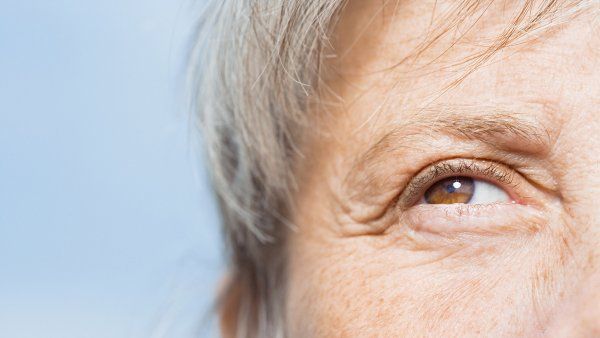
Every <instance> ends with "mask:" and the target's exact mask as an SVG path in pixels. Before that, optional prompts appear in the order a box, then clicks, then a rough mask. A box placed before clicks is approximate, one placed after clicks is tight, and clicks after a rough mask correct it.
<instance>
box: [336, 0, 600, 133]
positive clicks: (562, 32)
mask: <svg viewBox="0 0 600 338" xmlns="http://www.w3.org/2000/svg"><path fill="white" fill-rule="evenodd" d="M449 3H456V2H444V1H388V2H386V3H385V4H382V2H380V1H353V2H350V4H349V6H348V8H346V10H345V11H344V12H343V16H342V19H341V21H340V24H339V26H338V30H337V31H336V39H335V41H334V48H335V57H333V58H331V59H330V64H331V66H332V67H331V68H332V69H333V70H334V71H333V72H332V73H331V75H330V76H329V77H328V79H327V80H328V84H329V86H328V88H330V89H332V90H331V92H333V93H335V97H338V98H339V97H341V98H342V100H338V101H336V100H328V102H335V103H334V104H332V105H330V106H329V107H333V109H331V110H332V111H334V112H338V113H339V112H341V113H342V114H344V119H343V121H341V120H340V119H339V118H336V123H335V125H336V128H339V127H340V125H341V126H344V125H345V126H346V127H347V128H351V130H348V129H346V130H345V131H344V132H345V133H347V132H359V133H363V132H364V131H365V130H366V131H367V133H365V135H366V137H367V138H371V134H372V133H375V132H377V130H378V129H379V128H380V127H381V128H385V125H386V124H389V123H390V122H395V121H397V120H405V119H406V118H407V116H410V115H415V114H419V115H420V116H422V118H424V119H426V118H428V116H430V115H435V114H436V109H434V108H435V107H438V108H439V107H444V106H452V105H457V106H470V107H477V106H478V105H481V106H486V107H489V106H495V107H499V108H501V109H505V110H515V111H519V112H520V113H522V112H526V113H527V114H530V115H538V116H536V118H538V119H543V120H548V121H549V122H552V123H553V122H557V121H559V120H561V119H563V118H568V116H566V115H568V114H569V112H573V111H575V109H574V107H572V106H573V105H574V104H576V103H577V102H581V101H582V97H581V96H586V95H587V97H586V99H589V98H590V97H591V96H595V93H597V90H598V89H599V88H598V84H597V81H596V80H595V79H597V78H598V70H597V69H598V67H597V63H598V61H597V60H598V51H599V50H600V48H599V47H600V46H599V39H598V34H594V33H595V31H597V30H598V27H597V25H595V24H594V17H593V15H592V16H590V15H582V14H580V15H573V14H572V12H571V11H569V8H566V7H565V8H564V13H561V12H560V10H561V8H558V9H556V10H557V11H556V13H558V14H555V15H553V16H548V17H547V18H545V19H544V20H539V22H538V23H535V21H532V20H535V10H536V9H535V8H534V9H531V8H530V9H529V11H530V12H531V13H533V14H531V13H530V16H532V17H529V16H524V17H521V18H520V19H519V20H520V21H519V22H517V21H515V20H516V19H515V17H518V16H519V15H521V13H522V11H523V4H524V3H526V1H522V2H521V1H519V2H513V3H511V2H510V1H500V2H493V3H494V5H491V6H488V7H485V6H481V7H478V8H470V9H460V8H459V7H456V6H452V5H450V4H449ZM473 3H475V2H473ZM481 3H487V4H489V3H490V2H481ZM555 3H556V2H555ZM592 10H595V9H587V10H584V11H582V13H583V14H587V13H586V11H587V12H590V11H592ZM565 18H569V20H568V22H566V23H565ZM532 22H533V23H532ZM520 25H523V27H531V32H530V33H529V34H527V35H519V34H515V35H514V36H512V38H508V36H509V35H510V34H509V33H507V30H509V31H510V29H511V27H513V28H514V27H520ZM536 25H537V26H536ZM432 107H433V108H432ZM428 108H432V109H428ZM555 115H558V116H555ZM336 116H337V117H339V114H334V118H335V117H336ZM357 126H360V128H358V129H357ZM365 128H366V129H365Z"/></svg>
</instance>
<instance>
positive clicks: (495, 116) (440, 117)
mask: <svg viewBox="0 0 600 338" xmlns="http://www.w3.org/2000/svg"><path fill="white" fill-rule="evenodd" d="M440 136H448V137H453V138H456V139H459V140H467V141H477V142H480V143H483V144H486V145H488V146H490V147H492V148H496V149H498V150H503V151H508V152H513V153H522V154H530V155H539V154H544V153H545V152H546V151H548V149H549V147H550V140H551V136H550V131H549V130H548V129H547V128H544V127H543V126H542V125H541V124H540V123H539V121H537V120H532V117H531V116H530V115H528V114H523V113H516V112H510V111H504V110H499V109H497V108H494V109H493V110H492V111H488V112H484V113H481V112H480V111H479V112H474V111H473V110H465V109H455V110H441V111H438V110H434V111H429V112H425V111H424V112H421V113H419V114H415V115H412V116H410V117H408V118H407V119H406V120H405V121H403V122H402V123H400V124H397V125H395V126H393V127H392V128H391V130H390V131H388V132H386V133H385V134H384V135H383V137H381V138H379V139H378V141H376V142H375V143H374V144H373V145H371V146H370V147H369V149H368V150H367V151H366V152H364V153H363V154H362V155H360V156H359V157H358V160H357V161H356V162H355V165H354V166H353V167H354V168H365V165H368V164H369V163H371V162H373V160H374V159H375V158H380V157H381V156H382V155H385V154H389V153H391V152H394V150H396V149H397V148H406V147H407V146H416V145H418V144H423V143H426V142H428V141H431V140H432V139H435V138H437V137H440ZM409 143H410V144H409Z"/></svg>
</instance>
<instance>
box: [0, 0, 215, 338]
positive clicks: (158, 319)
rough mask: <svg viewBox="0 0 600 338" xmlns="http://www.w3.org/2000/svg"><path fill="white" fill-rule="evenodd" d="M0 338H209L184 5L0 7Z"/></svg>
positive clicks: (186, 1) (202, 182) (210, 282)
mask: <svg viewBox="0 0 600 338" xmlns="http://www.w3.org/2000/svg"><path fill="white" fill-rule="evenodd" d="M0 3H1V5H2V6H1V8H2V10H0V337H11V338H23V337H28V338H29V337H36V338H38V337H46V338H52V337H60V338H70V337H77V338H87V337H103V338H106V337H205V336H209V334H208V332H209V328H208V327H207V326H206V325H204V326H200V324H201V320H202V314H203V312H205V311H206V308H207V304H209V301H210V299H211V297H212V295H213V292H214V286H215V283H216V280H217V278H218V276H219V274H220V273H221V272H222V271H223V268H222V259H221V258H220V252H221V245H220V242H219V233H218V229H217V213H216V208H215V203H214V201H213V199H212V197H211V195H210V191H209V187H208V183H207V179H206V174H205V172H204V171H203V170H202V165H201V163H200V161H199V160H198V159H199V158H200V157H201V156H198V154H197V149H196V147H195V146H194V137H193V135H192V134H193V133H194V131H193V129H192V128H190V127H189V116H188V112H187V111H186V110H185V104H184V102H183V99H184V96H183V95H182V94H181V92H182V90H183V86H182V81H183V80H182V68H183V62H184V52H185V48H186V46H187V45H186V43H187V38H188V36H189V34H190V32H191V27H192V25H193V19H194V17H195V13H196V12H197V9H198V7H199V4H193V3H192V2H191V1H190V0H144V1H141V0H103V1H89V0H88V1H82V0H54V1H48V0H29V1H24V0H1V1H0Z"/></svg>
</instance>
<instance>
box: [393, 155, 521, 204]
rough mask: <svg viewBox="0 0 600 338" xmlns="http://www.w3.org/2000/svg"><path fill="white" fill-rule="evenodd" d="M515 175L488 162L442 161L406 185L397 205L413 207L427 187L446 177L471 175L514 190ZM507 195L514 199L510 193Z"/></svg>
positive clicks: (507, 169) (503, 166)
mask: <svg viewBox="0 0 600 338" xmlns="http://www.w3.org/2000/svg"><path fill="white" fill-rule="evenodd" d="M515 174H516V172H515V171H514V170H513V169H511V168H509V167H507V166H505V165H502V164H499V163H496V162H492V161H489V160H483V159H478V160H475V159H460V158H459V159H448V160H442V161H439V162H436V163H434V164H431V165H429V166H427V167H425V168H424V169H422V170H421V171H420V172H419V173H418V174H417V175H416V176H415V177H414V178H413V179H412V180H411V181H410V182H409V183H408V185H407V186H406V188H405V189H404V191H402V193H401V194H400V197H399V202H400V203H399V205H400V206H401V207H402V208H408V207H411V206H413V205H414V204H415V203H416V202H417V201H418V200H419V199H420V198H421V196H422V195H423V193H424V192H425V191H426V190H427V189H429V187H431V186H432V185H433V184H435V183H436V182H437V181H439V180H440V179H444V178H447V177H451V176H467V175H471V176H475V177H478V178H483V179H488V180H489V181H492V182H499V183H501V184H503V185H507V186H510V187H512V188H514V187H516V185H517V184H516V183H515V180H514V175H515ZM507 193H508V194H509V195H511V197H514V196H513V194H511V192H510V191H507Z"/></svg>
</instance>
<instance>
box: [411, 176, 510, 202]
mask: <svg viewBox="0 0 600 338" xmlns="http://www.w3.org/2000/svg"><path fill="white" fill-rule="evenodd" d="M510 201H511V198H510V196H509V195H508V194H507V193H506V192H505V191H504V190H503V189H502V188H500V187H498V186H497V185H495V184H493V183H490V182H487V181H484V180H479V179H476V178H471V177H467V176H455V177H448V178H444V179H441V180H439V181H438V182H436V183H434V184H433V185H432V186H431V187H429V189H427V191H425V193H424V194H423V198H422V201H421V203H422V204H454V203H463V204H492V203H506V202H510Z"/></svg>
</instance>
